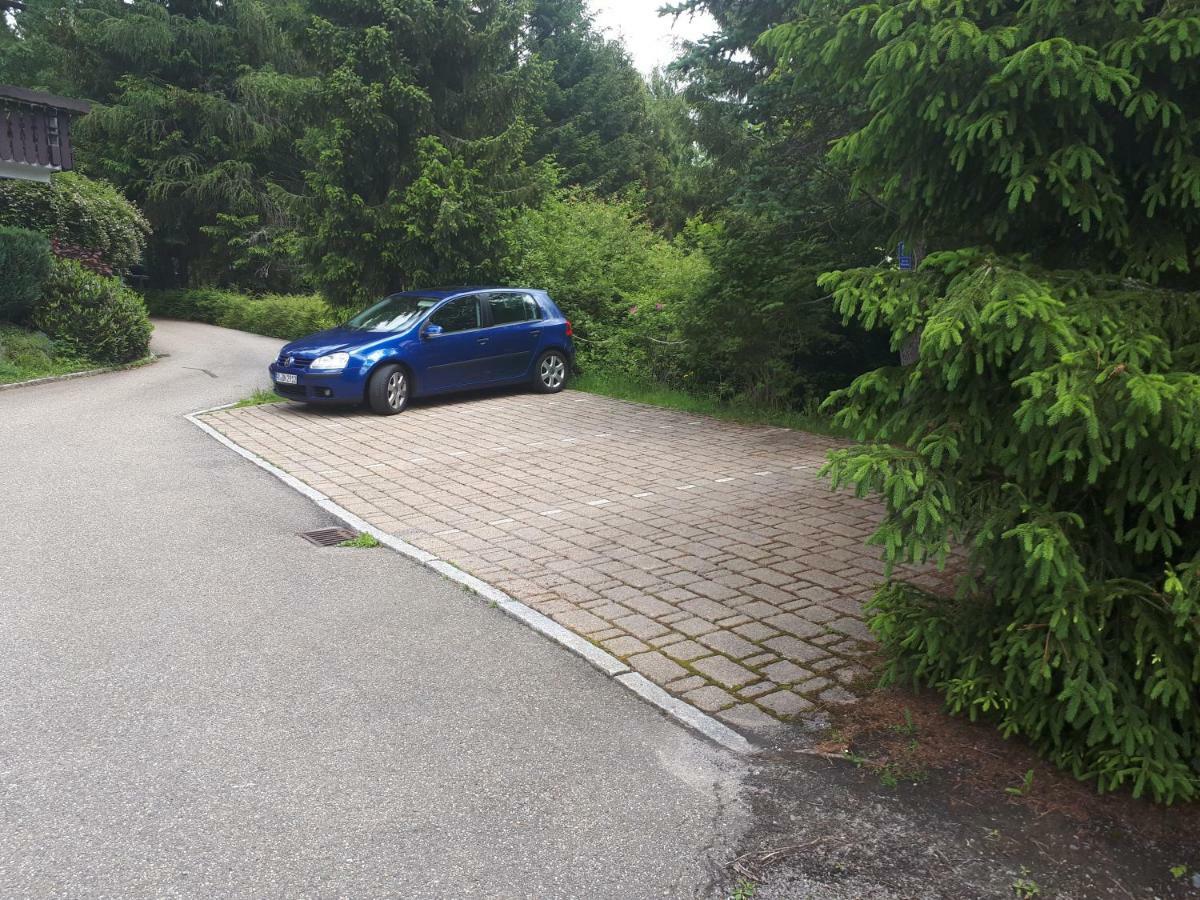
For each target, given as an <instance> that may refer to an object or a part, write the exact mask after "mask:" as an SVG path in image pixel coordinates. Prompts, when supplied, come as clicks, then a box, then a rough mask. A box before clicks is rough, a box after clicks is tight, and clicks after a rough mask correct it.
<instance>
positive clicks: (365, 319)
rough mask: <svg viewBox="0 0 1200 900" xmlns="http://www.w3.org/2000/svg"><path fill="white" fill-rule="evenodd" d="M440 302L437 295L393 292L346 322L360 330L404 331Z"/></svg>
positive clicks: (348, 326)
mask: <svg viewBox="0 0 1200 900" xmlns="http://www.w3.org/2000/svg"><path fill="white" fill-rule="evenodd" d="M437 303H438V298H436V297H421V296H419V295H417V294H393V295H392V296H390V297H385V298H384V299H382V300H380V301H379V302H378V303H376V304H375V305H374V306H372V307H370V308H368V309H364V310H363V311H362V312H360V313H359V314H358V315H357V316H355V317H354V318H353V319H351V320H350V321H349V322H347V323H346V327H347V328H354V329H357V330H358V331H403V330H404V329H405V328H408V327H409V326H410V325H412V324H413V323H414V322H416V321H417V319H419V318H420V317H421V316H422V315H424V314H425V311H426V310H428V309H431V308H433V307H434V306H436V305H437Z"/></svg>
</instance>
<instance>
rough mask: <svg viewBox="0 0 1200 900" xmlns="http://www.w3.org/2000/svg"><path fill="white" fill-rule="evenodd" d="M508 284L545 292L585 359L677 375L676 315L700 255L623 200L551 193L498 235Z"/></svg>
mask: <svg viewBox="0 0 1200 900" xmlns="http://www.w3.org/2000/svg"><path fill="white" fill-rule="evenodd" d="M507 243H508V245H509V248H510V250H509V256H508V258H507V259H506V261H505V264H504V270H505V275H506V277H507V279H508V280H509V281H510V282H511V283H514V284H521V285H525V286H527V287H536V288H542V289H544V290H546V291H548V292H549V293H550V295H551V296H552V297H553V298H554V300H555V302H556V303H557V304H558V305H559V307H560V308H561V309H562V311H563V313H564V314H565V315H566V317H567V318H568V319H570V320H571V322H572V325H573V326H574V329H575V334H576V338H577V341H578V344H577V346H578V348H579V354H580V359H581V362H582V364H583V365H584V366H585V367H595V368H598V369H601V370H604V371H606V372H613V373H622V374H628V375H631V376H635V377H638V378H640V379H643V380H657V381H662V382H667V383H678V382H680V381H681V380H682V379H683V378H684V376H685V375H686V363H685V359H686V357H685V351H684V345H683V344H682V342H680V341H679V339H678V334H677V323H678V320H679V316H680V313H681V310H682V308H683V307H684V306H685V305H686V304H688V303H691V302H692V301H693V299H694V298H695V297H696V296H697V295H698V294H699V293H700V291H701V290H702V288H703V286H704V285H706V284H707V281H708V279H709V275H710V270H709V265H708V261H707V260H706V259H705V257H704V255H703V254H702V253H699V252H688V251H687V250H686V249H685V248H683V247H682V246H681V245H680V244H678V243H673V242H671V241H668V240H666V239H665V238H663V237H662V236H661V235H659V234H657V233H655V232H654V230H653V229H652V228H651V227H650V226H649V225H648V224H647V223H646V222H645V221H644V220H643V219H642V218H641V217H640V215H639V213H638V211H637V209H636V208H635V207H634V206H633V205H632V204H629V203H625V202H621V201H614V200H599V199H595V198H592V197H589V196H586V195H584V196H564V195H560V196H557V197H554V198H552V199H551V200H549V201H547V202H546V203H544V204H543V205H542V206H541V207H540V208H538V209H535V210H530V211H529V212H528V213H526V214H525V215H523V216H521V217H520V218H519V219H518V220H517V221H516V222H515V223H514V225H513V226H512V227H511V228H510V229H509V232H508V235H507Z"/></svg>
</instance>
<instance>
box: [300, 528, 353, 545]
mask: <svg viewBox="0 0 1200 900" xmlns="http://www.w3.org/2000/svg"><path fill="white" fill-rule="evenodd" d="M300 537H302V538H304V539H305V540H306V541H308V542H309V543H310V544H316V545H317V546H318V547H336V546H337V545H338V544H340V543H342V541H352V540H354V539H355V538H356V537H358V532H357V531H351V530H350V529H349V528H318V529H317V530H316V531H302V532H300Z"/></svg>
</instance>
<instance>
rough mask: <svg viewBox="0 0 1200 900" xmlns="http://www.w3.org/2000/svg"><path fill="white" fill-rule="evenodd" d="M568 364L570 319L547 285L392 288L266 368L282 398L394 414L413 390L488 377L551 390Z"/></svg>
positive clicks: (465, 384) (440, 389) (423, 392)
mask: <svg viewBox="0 0 1200 900" xmlns="http://www.w3.org/2000/svg"><path fill="white" fill-rule="evenodd" d="M574 362H575V345H574V343H573V342H572V340H571V323H570V322H568V321H567V320H566V318H565V317H564V316H563V314H562V313H561V312H560V311H559V309H558V307H557V306H555V305H554V301H553V300H551V299H550V295H549V294H547V293H546V292H545V291H537V290H528V289H515V288H500V287H472V288H446V289H439V290H430V291H405V292H403V293H399V294H392V295H391V296H390V297H385V298H384V299H383V300H380V301H379V302H378V303H376V304H375V305H374V306H372V307H370V308H369V309H366V310H364V311H363V312H361V313H359V314H358V315H357V316H355V317H354V318H352V319H350V321H348V322H347V323H346V324H345V325H339V326H338V327H337V328H330V329H329V330H327V331H321V332H318V333H317V334H310V335H309V336H308V337H304V338H301V339H300V340H298V341H292V342H291V343H290V344H287V345H286V346H285V347H284V348H283V350H282V351H281V352H280V354H279V358H278V359H277V360H276V361H275V362H273V363H272V364H271V366H270V371H271V382H272V383H273V384H274V386H275V393H277V394H279V395H280V396H281V397H286V398H287V399H289V400H300V401H303V402H305V403H356V404H357V403H365V404H366V405H367V406H369V407H370V408H371V410H372V411H374V412H376V413H379V414H380V415H384V416H392V415H395V414H396V413H398V412H403V411H404V408H405V407H406V406H407V405H408V402H409V400H411V399H412V398H413V397H425V396H429V395H431V394H444V393H449V392H451V391H461V390H470V389H472V388H480V387H488V386H491V385H505V384H522V383H528V384H530V385H532V386H533V388H534V389H535V390H538V391H541V392H542V393H546V394H553V393H557V392H558V391H561V390H562V389H563V387H564V386H565V385H566V383H567V376H568V375H569V373H570V371H571V368H572V366H573V365H574Z"/></svg>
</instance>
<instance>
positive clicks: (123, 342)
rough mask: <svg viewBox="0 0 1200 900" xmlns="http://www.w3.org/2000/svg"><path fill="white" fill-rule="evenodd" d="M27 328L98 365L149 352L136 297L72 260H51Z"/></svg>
mask: <svg viewBox="0 0 1200 900" xmlns="http://www.w3.org/2000/svg"><path fill="white" fill-rule="evenodd" d="M33 324H34V325H35V326H36V327H37V328H39V329H41V330H42V331H44V332H45V333H46V334H48V335H49V336H50V337H52V338H54V339H55V341H56V342H57V343H58V344H59V346H61V347H64V348H66V349H67V350H68V351H70V352H73V353H75V354H77V355H79V356H84V357H88V358H90V359H94V360H96V361H97V362H102V363H125V362H132V361H133V360H135V359H141V358H142V357H144V356H145V355H146V354H147V352H148V350H149V347H150V332H151V330H152V328H151V325H150V320H149V318H147V316H146V307H145V305H144V304H143V303H142V298H141V297H139V296H138V295H137V294H135V293H134V292H133V291H131V290H129V289H128V288H127V287H125V286H124V285H122V284H121V282H120V281H119V280H118V279H116V278H108V277H105V276H102V275H96V274H94V273H92V272H89V271H88V270H87V269H85V268H84V267H83V266H81V265H80V264H79V263H77V262H75V261H74V260H68V259H58V260H55V261H54V264H53V266H52V267H51V270H50V277H49V278H47V279H46V286H45V290H44V292H43V294H42V299H41V301H40V302H39V303H38V305H37V307H36V308H35V310H34V314H33Z"/></svg>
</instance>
